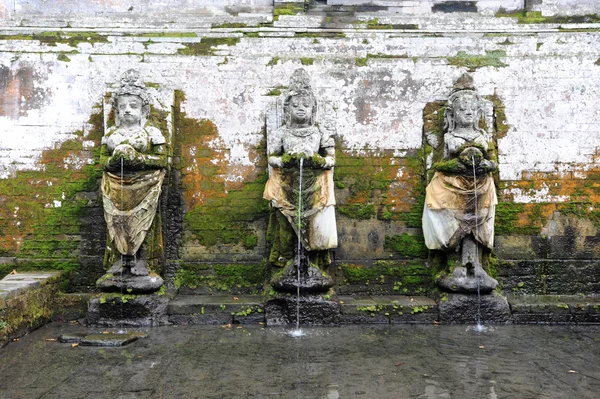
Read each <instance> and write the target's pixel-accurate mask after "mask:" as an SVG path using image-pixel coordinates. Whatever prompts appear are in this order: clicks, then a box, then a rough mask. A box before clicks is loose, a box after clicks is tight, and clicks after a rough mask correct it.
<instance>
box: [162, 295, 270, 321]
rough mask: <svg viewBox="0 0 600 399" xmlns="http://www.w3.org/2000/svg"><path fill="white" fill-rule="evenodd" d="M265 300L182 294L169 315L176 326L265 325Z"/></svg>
mask: <svg viewBox="0 0 600 399" xmlns="http://www.w3.org/2000/svg"><path fill="white" fill-rule="evenodd" d="M236 298H237V299H236ZM265 301H266V298H265V297H262V296H250V295H244V296H239V297H238V296H232V295H207V296H198V295H179V296H177V297H176V298H175V299H174V300H172V301H171V302H170V303H169V306H168V308H167V314H168V317H169V322H171V323H173V324H186V325H195V324H229V323H239V324H254V323H261V322H263V323H264V321H265V312H264V311H265V306H264V304H265Z"/></svg>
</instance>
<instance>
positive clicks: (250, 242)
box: [243, 235, 258, 249]
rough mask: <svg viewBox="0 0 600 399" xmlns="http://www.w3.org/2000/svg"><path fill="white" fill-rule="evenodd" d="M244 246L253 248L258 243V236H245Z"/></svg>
mask: <svg viewBox="0 0 600 399" xmlns="http://www.w3.org/2000/svg"><path fill="white" fill-rule="evenodd" d="M243 245H244V248H246V249H252V248H254V247H256V246H257V245H258V237H257V236H255V235H248V236H246V237H245V238H244V244H243Z"/></svg>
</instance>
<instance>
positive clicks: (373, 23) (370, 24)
mask: <svg viewBox="0 0 600 399" xmlns="http://www.w3.org/2000/svg"><path fill="white" fill-rule="evenodd" d="M367 29H401V30H413V29H419V25H418V24H380V23H379V18H373V19H370V20H369V21H367Z"/></svg>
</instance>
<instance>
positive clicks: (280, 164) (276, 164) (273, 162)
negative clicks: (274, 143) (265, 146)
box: [269, 155, 283, 169]
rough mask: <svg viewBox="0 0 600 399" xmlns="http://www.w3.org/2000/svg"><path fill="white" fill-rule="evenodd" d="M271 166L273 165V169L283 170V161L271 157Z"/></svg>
mask: <svg viewBox="0 0 600 399" xmlns="http://www.w3.org/2000/svg"><path fill="white" fill-rule="evenodd" d="M269 165H271V166H272V167H273V168H277V169H281V168H283V160H282V159H281V157H278V156H274V155H273V156H270V157H269Z"/></svg>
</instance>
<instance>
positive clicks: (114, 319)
mask: <svg viewBox="0 0 600 399" xmlns="http://www.w3.org/2000/svg"><path fill="white" fill-rule="evenodd" d="M168 303H169V298H167V297H165V296H160V295H158V294H151V295H123V294H113V293H103V294H98V295H97V296H96V297H94V298H92V299H91V300H90V306H89V308H88V316H87V321H88V325H91V326H102V327H156V326H159V325H163V324H166V323H167V305H168Z"/></svg>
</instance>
